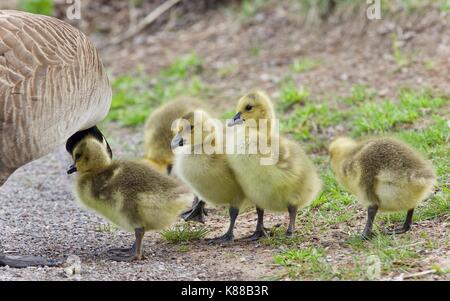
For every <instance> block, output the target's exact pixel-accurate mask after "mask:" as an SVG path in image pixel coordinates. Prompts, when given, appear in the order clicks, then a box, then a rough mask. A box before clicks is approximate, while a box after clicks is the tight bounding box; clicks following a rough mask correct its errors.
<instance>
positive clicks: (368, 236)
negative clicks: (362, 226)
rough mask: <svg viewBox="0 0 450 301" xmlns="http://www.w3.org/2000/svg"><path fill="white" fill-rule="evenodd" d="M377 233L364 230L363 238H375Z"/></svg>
mask: <svg viewBox="0 0 450 301" xmlns="http://www.w3.org/2000/svg"><path fill="white" fill-rule="evenodd" d="M375 236H376V235H375V233H373V232H372V231H371V232H363V233H362V234H361V239H362V240H371V239H372V238H374V237H375Z"/></svg>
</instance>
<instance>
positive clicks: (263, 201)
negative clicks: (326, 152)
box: [229, 91, 321, 240]
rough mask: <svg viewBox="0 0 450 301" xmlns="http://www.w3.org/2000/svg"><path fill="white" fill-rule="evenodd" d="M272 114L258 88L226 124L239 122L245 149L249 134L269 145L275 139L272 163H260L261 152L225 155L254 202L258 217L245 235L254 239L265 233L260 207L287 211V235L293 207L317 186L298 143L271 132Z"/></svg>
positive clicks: (312, 195) (314, 193)
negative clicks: (262, 124) (263, 123)
mask: <svg viewBox="0 0 450 301" xmlns="http://www.w3.org/2000/svg"><path fill="white" fill-rule="evenodd" d="M274 118H275V112H274V109H273V105H272V102H271V100H270V98H269V97H268V96H267V95H266V94H265V93H263V92H262V91H256V92H252V93H249V94H247V95H245V96H244V97H242V98H241V99H240V100H239V102H238V105H237V113H236V115H235V116H234V118H233V121H232V122H230V123H229V126H234V125H237V124H242V125H240V128H238V132H239V131H241V134H240V135H239V136H242V131H244V134H243V135H245V139H244V141H242V142H241V143H243V144H244V147H245V148H246V149H249V147H250V145H251V143H252V142H251V141H250V139H249V137H251V136H253V137H258V141H259V140H261V139H264V140H265V141H267V142H268V144H269V145H273V143H275V142H276V141H279V158H278V161H274V162H273V164H268V165H262V164H261V159H262V158H264V157H265V155H262V154H260V152H259V153H258V154H248V155H239V154H233V155H229V161H230V166H231V169H232V170H233V171H234V173H235V175H236V178H237V180H238V182H239V184H240V185H241V187H242V189H243V190H244V193H245V195H246V197H247V198H248V199H249V200H250V201H251V202H253V203H254V204H255V205H256V211H257V215H258V221H257V225H256V230H255V232H254V234H253V235H251V236H250V237H249V238H248V239H250V240H258V239H259V238H261V237H263V236H266V235H267V234H266V232H265V229H264V210H271V211H279V212H281V211H285V210H287V211H288V212H289V226H288V229H287V231H286V235H287V236H292V234H293V232H294V230H295V219H296V216H297V210H298V209H300V208H303V207H306V206H308V205H309V204H310V203H311V202H312V201H313V200H314V199H315V197H316V196H317V194H318V193H319V191H320V189H321V181H320V178H319V176H318V175H317V172H316V169H315V167H314V165H313V163H312V162H311V160H310V159H309V158H308V156H307V155H306V154H305V152H304V151H303V149H302V147H301V146H300V145H299V144H297V143H295V142H293V141H290V140H288V139H286V138H284V137H281V136H279V135H278V133H276V132H275V130H274V128H273V124H272V120H274ZM260 120H266V121H267V132H265V133H264V132H263V131H262V129H260V123H259V121H260Z"/></svg>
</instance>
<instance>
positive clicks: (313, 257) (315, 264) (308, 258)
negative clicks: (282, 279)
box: [274, 247, 333, 280]
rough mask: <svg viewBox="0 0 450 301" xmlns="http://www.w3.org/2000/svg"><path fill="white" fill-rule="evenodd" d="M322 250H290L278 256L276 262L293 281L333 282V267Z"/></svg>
mask: <svg viewBox="0 0 450 301" xmlns="http://www.w3.org/2000/svg"><path fill="white" fill-rule="evenodd" d="M325 256H326V253H325V250H324V249H322V248H315V247H311V248H306V249H290V250H287V251H283V252H281V253H280V254H278V255H276V256H275V258H274V261H275V263H276V264H278V265H281V266H283V267H285V268H286V269H287V276H288V277H289V278H291V279H314V280H331V279H332V276H333V273H332V269H331V266H330V265H329V264H328V263H327V262H326V260H325Z"/></svg>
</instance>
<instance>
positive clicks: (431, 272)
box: [403, 270, 436, 279]
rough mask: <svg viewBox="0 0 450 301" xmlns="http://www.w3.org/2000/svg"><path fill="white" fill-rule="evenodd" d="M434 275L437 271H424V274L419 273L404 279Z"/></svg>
mask: <svg viewBox="0 0 450 301" xmlns="http://www.w3.org/2000/svg"><path fill="white" fill-rule="evenodd" d="M434 273H436V270H427V271H423V272H419V273H414V274H408V275H404V276H403V279H408V278H416V277H420V276H425V275H429V274H434Z"/></svg>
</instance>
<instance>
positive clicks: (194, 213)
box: [181, 197, 208, 224]
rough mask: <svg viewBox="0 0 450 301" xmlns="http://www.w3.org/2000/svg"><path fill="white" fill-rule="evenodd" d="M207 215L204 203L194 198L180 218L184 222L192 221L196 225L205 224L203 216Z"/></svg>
mask: <svg viewBox="0 0 450 301" xmlns="http://www.w3.org/2000/svg"><path fill="white" fill-rule="evenodd" d="M206 215H208V214H207V213H206V210H205V202H203V201H201V200H199V199H198V198H197V197H195V199H194V202H193V203H192V207H191V208H190V209H188V210H186V211H184V212H183V213H181V218H182V219H184V221H186V222H188V221H194V222H198V223H202V224H204V223H205V216H206Z"/></svg>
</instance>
